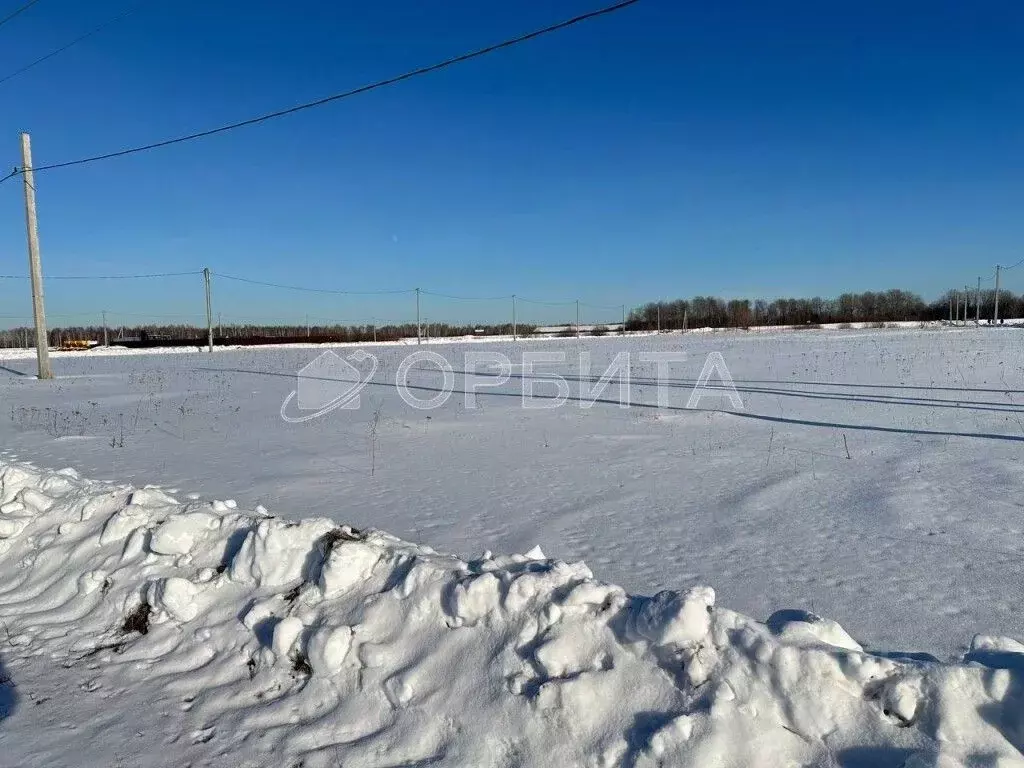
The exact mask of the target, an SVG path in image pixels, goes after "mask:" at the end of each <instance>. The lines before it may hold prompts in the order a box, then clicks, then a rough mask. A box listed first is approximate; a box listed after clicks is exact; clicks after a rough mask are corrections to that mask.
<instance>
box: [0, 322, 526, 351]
mask: <svg viewBox="0 0 1024 768" xmlns="http://www.w3.org/2000/svg"><path fill="white" fill-rule="evenodd" d="M518 330H519V332H520V333H521V334H523V335H530V334H532V333H533V332H534V330H535V326H532V325H520V326H519V328H518ZM421 332H422V334H423V336H424V337H425V338H442V337H443V338H449V337H455V336H497V335H509V336H511V335H512V324H511V323H507V324H501V325H449V324H447V323H424V324H423V326H422V330H421ZM47 336H48V337H49V345H50V346H51V347H60V346H62V345H63V344H66V343H68V342H71V341H92V342H96V343H98V344H102V343H103V341H104V328H103V326H102V325H82V326H74V325H71V326H59V327H53V328H50V329H48V332H47ZM213 336H214V343H215V344H218V345H227V344H241V345H246V344H275V343H282V344H283V343H300V342H310V343H318V344H324V343H339V344H340V343H356V342H358V343H366V342H374V341H398V340H400V339H408V338H415V337H416V324H415V323H405V324H397V325H380V326H373V325H309V326H306V325H301V326H300V325H259V324H246V325H236V324H232V325H222V326H214V329H213ZM106 339H107V341H108V342H109V343H110V344H111V345H121V346H132V347H147V346H153V347H156V346H190V345H195V346H197V347H198V346H200V345H205V344H206V341H207V328H205V327H200V326H196V325H189V324H172V325H167V324H144V325H136V326H117V327H108V328H107V329H106ZM32 346H35V329H34V328H30V327H19V328H10V329H8V330H4V331H0V347H7V348H11V347H22V348H27V347H32Z"/></svg>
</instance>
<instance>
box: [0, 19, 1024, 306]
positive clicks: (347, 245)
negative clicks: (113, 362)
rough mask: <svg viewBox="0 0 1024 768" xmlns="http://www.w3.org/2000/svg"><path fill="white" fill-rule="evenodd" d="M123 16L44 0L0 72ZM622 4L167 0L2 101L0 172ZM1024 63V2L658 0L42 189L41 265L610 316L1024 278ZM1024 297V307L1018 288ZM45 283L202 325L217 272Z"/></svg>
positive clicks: (927, 290)
mask: <svg viewBox="0 0 1024 768" xmlns="http://www.w3.org/2000/svg"><path fill="white" fill-rule="evenodd" d="M131 2H132V0H123V1H122V2H113V1H112V0H97V1H96V2H92V3H82V2H79V0H40V2H39V3H37V4H36V5H35V6H34V7H32V8H31V9H29V10H28V11H26V12H25V13H24V14H22V15H21V16H20V17H19V18H18V19H16V20H15V21H12V22H10V23H9V24H7V25H6V26H4V27H3V28H0V43H2V45H0V70H2V71H0V76H2V75H3V74H6V73H7V72H8V71H9V70H13V69H15V68H17V67H19V66H20V65H22V64H24V63H25V62H26V61H29V60H31V59H33V58H35V57H36V56H39V55H42V54H44V53H47V52H49V51H50V50H52V49H53V48H54V47H56V46H58V45H61V44H63V43H64V42H67V41H68V40H69V39H71V38H73V37H75V36H76V35H78V34H80V33H81V32H83V31H85V30H87V29H89V28H91V27H92V26H94V25H96V24H98V23H100V22H101V21H104V20H106V19H107V18H109V17H111V16H113V15H116V14H117V13H119V12H120V11H121V10H122V9H123V8H125V7H127V5H129V4H130V3H131ZM20 4H21V2H20V0H4V1H3V4H2V5H0V10H2V11H4V12H6V11H7V10H10V9H12V8H13V7H16V6H17V5H20ZM601 4H602V0H562V1H561V2H558V3H553V2H539V0H523V1H522V2H514V3H492V2H478V1H477V2H470V0H448V1H447V2H444V3H423V2H414V1H413V0H381V1H380V2H373V3H354V2H346V1H344V0H340V1H336V2H331V1H329V0H291V1H290V2H287V3H284V2H279V1H275V2H270V1H269V0H249V1H248V2H244V3H243V2H231V1H229V0H207V1H206V2H199V1H198V0H182V1H181V2H173V3H172V2H166V1H165V0H152V2H149V3H147V4H145V5H144V6H143V8H142V9H141V10H139V11H138V12H137V13H136V14H135V15H133V16H131V17H129V18H128V19H126V20H124V21H123V22H121V23H119V24H117V25H116V26H113V27H111V28H109V29H107V30H106V31H104V32H102V33H101V34H99V35H97V36H95V37H93V38H92V39H90V40H88V41H86V42H85V43H82V44H81V45H80V46H78V47H76V48H74V49H72V50H70V51H68V52H67V53H65V54H62V55H61V56H59V57H57V58H55V59H53V60H51V61H49V62H46V63H44V64H42V65H40V66H39V67H37V68H36V69H34V70H32V71H30V72H28V73H26V74H24V75H21V76H19V77H17V78H16V79H14V80H12V81H10V82H7V83H4V84H2V85H0V98H2V99H3V104H4V108H3V109H2V110H0V165H3V166H14V165H15V164H17V163H18V162H19V157H18V133H19V131H21V130H30V131H31V132H32V135H33V141H34V148H35V164H36V165H43V164H46V163H50V162H59V161H63V160H68V159H73V158H76V157H79V156H83V155H89V154H94V153H99V152H103V151H107V150H114V149H119V148H121V147H123V146H128V145H132V144H136V143H145V142H149V141H152V140H157V139H161V138H165V137H170V136H173V135H176V134H178V133H185V132H191V131H194V130H199V129H203V128H206V127H212V126H215V125H217V124H219V123H223V122H230V121H233V120H237V119H243V118H246V117H249V116H252V115H254V114H258V113H260V112H264V111H270V110H273V109H277V108H280V107H284V106H288V105H291V104H293V103H297V102H300V101H304V100H309V99H313V98H317V97H320V96H323V95H327V94H329V93H332V92H335V91H339V90H344V89H347V88H350V87H353V86H357V85H360V84H363V83H364V82H368V81H371V80H374V79H378V78H381V77H385V76H389V75H392V74H397V73H399V72H401V71H404V70H406V69H409V68H412V67H415V66H420V65H422V64H426V63H431V62H433V61H435V60H438V59H441V58H445V57H447V56H449V55H452V54H454V53H459V52H462V51H464V50H468V49H471V48H474V47H478V46H480V45H483V44H486V43H490V42H494V41H497V40H500V39H502V38H504V37H508V36H511V35H513V34H516V33H519V32H524V31H528V30H530V29H532V28H534V27H538V26H543V25H545V24H547V23H550V22H553V21H556V20H559V19H561V18H564V17H568V16H570V15H573V14H575V13H579V12H583V11H585V10H590V9H592V8H595V7H597V6H599V5H601ZM2 15H4V13H0V16H2ZM1022 44H1024V4H1021V3H1020V2H1012V1H1009V0H1008V1H1006V2H986V1H985V0H980V1H979V2H971V3H967V2H962V1H957V2H953V1H951V0H939V1H938V2H876V1H869V2H837V3H820V2H787V1H786V0H783V1H782V2H773V3H764V2H755V1H754V0H743V1H742V2H740V1H735V2H722V3H692V2H682V1H681V0H642V1H641V2H640V3H639V4H637V5H635V6H633V7H631V8H629V9H627V10H625V11H622V12H620V13H617V14H614V15H612V16H609V17H605V18H602V19H598V20H595V21H591V22H587V23H586V24H584V25H581V26H578V27H575V28H572V29H569V30H566V31H564V32H560V33H556V34H554V35H551V36H549V37H547V38H544V39H541V40H537V41H533V42H530V43H526V44H524V45H522V46H519V47H517V48H514V49H511V50H506V51H502V52H500V53H497V54H494V55H492V56H489V57H486V58H484V59H480V60H477V61H473V62H469V63H467V64H463V65H460V66H458V67H456V68H452V69H449V70H446V71H444V72H440V73H436V74H432V75H428V76H425V77H421V78H417V79H415V80H412V81H410V82H406V83H402V84H399V85H397V86H394V87H391V88H388V89H386V90H382V91H378V92H375V93H371V94H367V95H364V96H359V97H356V98H353V99H350V100H346V101H343V102H339V103H335V104H332V105H329V106H326V107H323V108H321V109H317V110H314V111H309V112H305V113H302V114H299V115H295V116H292V117H288V118H284V119H282V120H278V121H274V122H272V123H268V124H264V125H261V126H256V127H252V128H247V129H243V130H239V131H236V132H232V133H229V134H225V135H222V136H218V137H214V138H211V139H206V140H202V141H199V142H196V143H192V144H185V145H180V146H177V147H172V148H169V149H164V150H157V151H154V152H151V153H147V154H143V155H138V156H134V157H129V158H124V159H119V160H112V161H109V162H104V163H99V164H96V165H92V166H84V167H79V168H70V169H66V170H55V171H51V172H47V173H41V174H40V175H39V177H38V179H37V186H38V194H39V215H40V222H41V237H42V248H43V260H44V268H45V270H46V271H47V272H49V273H51V274H83V273H127V272H140V271H141V272H146V271H151V270H153V271H165V270H178V269H186V270H187V269H194V268H201V267H203V266H206V265H208V266H210V267H211V268H212V269H214V270H215V271H218V270H219V271H221V272H225V273H233V274H241V275H246V276H250V277H256V278H259V279H264V280H269V281H274V282H282V283H298V284H303V285H319V286H325V287H346V288H352V289H355V290H359V289H375V288H404V287H413V286H417V285H418V286H421V287H423V288H430V289H433V290H435V291H441V292H446V293H451V294H469V295H504V294H511V293H517V294H519V295H521V296H533V297H537V298H541V299H557V298H562V297H565V298H574V297H576V296H579V297H581V298H583V299H584V300H585V301H589V302H591V303H594V304H614V305H618V304H621V303H626V304H627V305H635V304H638V303H641V302H643V301H646V300H651V299H657V298H674V297H679V296H690V295H693V294H704V293H712V294H718V295H723V296H738V295H748V296H752V297H753V296H765V297H773V296H779V295H805V296H809V295H835V294H838V293H840V292H842V291H846V290H867V289H884V288H889V287H901V288H907V289H911V290H915V291H918V292H920V293H921V294H923V295H924V296H925V297H926V298H932V297H934V296H936V295H938V294H939V293H940V292H942V291H944V290H945V289H947V288H948V287H951V286H954V285H963V284H964V283H965V282H968V281H970V282H972V283H973V281H974V279H975V278H976V276H977V275H978V274H979V273H981V272H982V271H983V270H984V273H985V274H988V273H989V272H991V271H992V269H993V268H994V265H995V264H996V263H998V262H1002V263H1004V264H1005V263H1009V262H1013V261H1016V260H1017V259H1019V258H1020V257H1021V256H1024V248H1022V244H1024V209H1022V204H1024V142H1022V139H1024V98H1022V95H1024V45H1022ZM3 147H6V149H3ZM5 157H6V161H4V160H3V158H5ZM22 215H23V214H22V208H21V188H20V183H18V182H16V181H15V180H12V181H8V182H7V183H5V184H3V185H0V253H2V254H3V256H2V258H3V267H2V269H0V273H20V274H24V273H25V271H26V264H25V262H26V257H25V244H24V224H23V218H22ZM1020 272H1021V273H1024V268H1022V269H1021V270H1020ZM1014 280H1016V283H1015V282H1014ZM0 282H3V281H0ZM1007 287H1008V288H1013V289H1016V290H1018V291H1024V274H1021V275H1019V276H1018V277H1013V278H1012V279H1009V280H1008V281H1007ZM47 292H48V298H49V302H48V309H49V312H50V313H51V314H52V315H55V318H54V323H57V322H59V321H60V318H58V317H56V316H57V315H61V314H65V313H67V314H70V313H76V312H88V313H98V311H99V310H100V309H104V308H106V309H110V310H119V311H123V312H132V313H154V314H157V313H165V314H171V313H176V312H194V313H196V314H198V313H200V312H201V311H202V290H201V282H200V280H199V279H198V278H189V279H179V280H176V281H167V282H165V283H157V284H153V283H144V284H142V283H140V284H130V283H91V282H90V283H71V284H68V283H64V284H57V283H56V282H50V283H48V284H47ZM26 293H27V291H26V289H25V286H24V285H23V284H18V285H11V284H10V281H7V282H6V283H4V284H2V285H0V301H2V309H0V314H18V313H22V314H27V313H28V308H29V303H28V300H27V296H26V295H25V294H26ZM215 300H216V304H217V309H218V310H219V311H221V312H223V313H224V315H225V317H251V318H253V319H257V320H262V319H264V318H270V317H279V316H280V317H295V318H299V317H301V316H302V315H303V314H304V313H306V312H309V313H312V314H314V315H317V316H324V317H332V318H337V319H353V320H356V319H362V318H366V317H370V316H375V317H380V318H385V319H394V320H401V319H409V318H411V317H412V315H413V306H412V301H411V299H410V298H408V297H401V298H388V299H380V300H374V299H366V298H357V297H353V298H342V297H319V296H311V295H304V294H293V293H285V292H282V291H275V290H267V289H260V288H256V287H251V286H243V285H237V284H235V285H229V284H225V283H224V282H223V281H219V282H218V283H217V285H216V292H215ZM424 303H425V306H424V314H425V315H427V316H428V317H430V316H431V315H433V316H434V317H435V318H437V319H442V318H443V319H453V320H459V319H466V318H469V317H477V318H480V319H482V320H491V319H494V320H497V319H503V318H504V317H505V316H506V315H507V314H508V309H507V302H492V303H487V302H484V303H481V304H479V305H462V304H456V303H453V302H444V301H441V300H436V299H430V300H425V302H424ZM521 314H522V315H523V316H524V319H526V320H529V319H536V320H538V321H548V320H553V319H559V318H561V317H563V316H567V315H569V314H570V311H569V310H564V311H558V310H552V309H550V308H548V309H542V308H540V307H536V308H533V309H527V308H525V307H524V308H523V311H522V313H521ZM595 315H600V317H596V316H595ZM607 315H610V317H606V316H607ZM616 315H617V313H616V312H605V313H603V314H602V313H597V312H596V310H595V311H594V314H592V315H591V318H592V319H605V320H608V319H615V316H616ZM4 324H10V323H8V322H4Z"/></svg>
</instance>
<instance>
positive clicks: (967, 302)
mask: <svg viewBox="0 0 1024 768" xmlns="http://www.w3.org/2000/svg"><path fill="white" fill-rule="evenodd" d="M970 301H971V286H969V285H965V286H964V325H967V312H968V310H969V309H970V307H971V304H970Z"/></svg>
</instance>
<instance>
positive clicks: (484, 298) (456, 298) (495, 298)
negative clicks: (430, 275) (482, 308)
mask: <svg viewBox="0 0 1024 768" xmlns="http://www.w3.org/2000/svg"><path fill="white" fill-rule="evenodd" d="M420 293H422V294H423V295H424V296H438V297H440V298H442V299H453V300H454V301H502V300H504V299H511V298H512V294H508V295H507V296H452V295H451V294H448V293H434V292H433V291H428V290H426V289H423V290H421V291H420Z"/></svg>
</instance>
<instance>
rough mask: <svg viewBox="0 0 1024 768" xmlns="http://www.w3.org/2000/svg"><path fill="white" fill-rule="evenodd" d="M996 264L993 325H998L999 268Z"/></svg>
mask: <svg viewBox="0 0 1024 768" xmlns="http://www.w3.org/2000/svg"><path fill="white" fill-rule="evenodd" d="M1001 269H1002V267H1000V266H999V265H998V264H996V309H995V312H993V313H992V322H993V323H994V324H995V325H999V270H1001Z"/></svg>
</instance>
